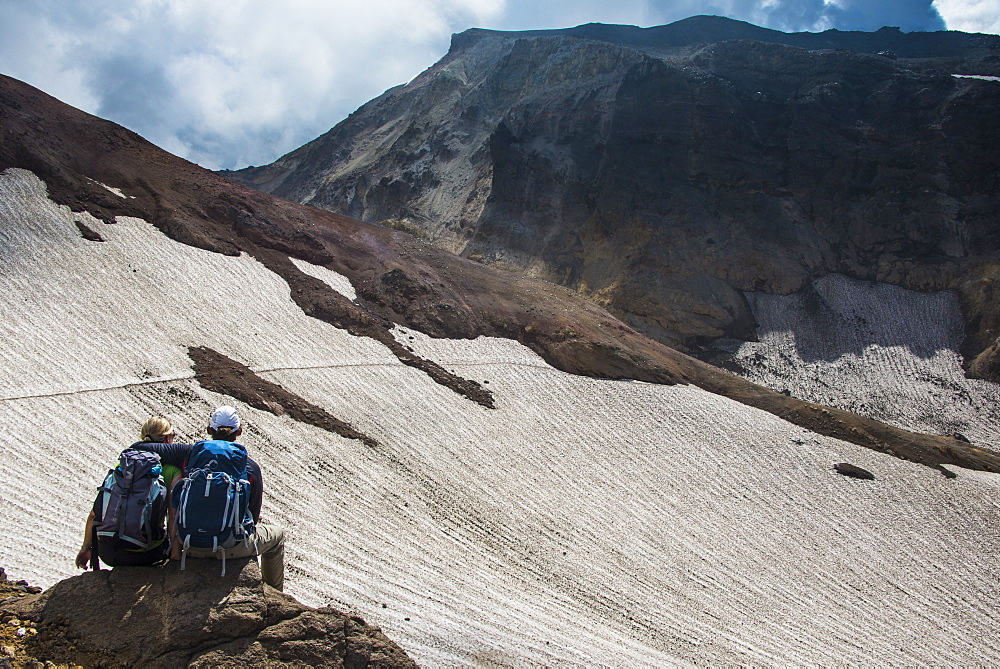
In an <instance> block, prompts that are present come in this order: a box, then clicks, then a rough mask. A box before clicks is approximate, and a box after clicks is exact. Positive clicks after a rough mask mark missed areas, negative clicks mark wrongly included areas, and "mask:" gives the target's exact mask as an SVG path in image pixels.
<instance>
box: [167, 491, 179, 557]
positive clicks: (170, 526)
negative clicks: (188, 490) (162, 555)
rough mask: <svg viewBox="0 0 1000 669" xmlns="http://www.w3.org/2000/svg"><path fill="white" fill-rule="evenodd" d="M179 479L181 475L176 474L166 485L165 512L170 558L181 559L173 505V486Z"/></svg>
mask: <svg viewBox="0 0 1000 669" xmlns="http://www.w3.org/2000/svg"><path fill="white" fill-rule="evenodd" d="M180 480H181V475H180V474H178V475H177V476H175V477H174V478H173V479H172V480H171V481H170V485H169V486H167V509H169V511H168V513H167V540H168V541H169V542H170V559H171V560H180V559H181V542H180V540H178V538H177V510H176V509H175V508H174V506H173V496H174V486H175V485H177V482H178V481H180Z"/></svg>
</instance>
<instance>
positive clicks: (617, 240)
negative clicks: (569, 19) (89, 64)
mask: <svg viewBox="0 0 1000 669" xmlns="http://www.w3.org/2000/svg"><path fill="white" fill-rule="evenodd" d="M955 73H962V74H976V75H998V74H1000V37H997V36H990V35H968V34H962V33H955V32H947V33H945V32H942V33H910V34H904V33H901V32H900V31H899V30H898V29H889V28H886V29H882V30H880V31H877V32H874V33H855V32H840V31H835V30H833V31H826V32H824V33H819V34H812V33H799V34H785V33H780V32H777V31H772V30H765V29H762V28H757V27H755V26H751V25H748V24H745V23H740V22H736V21H730V20H728V19H721V18H718V17H696V18H693V19H688V20H686V21H681V22H678V23H676V24H671V25H669V26H661V27H658V28H649V29H639V28H632V27H627V26H601V25H590V26H581V27H579V28H574V29H569V30H557V31H529V32H521V33H503V32H493V31H484V30H470V31H466V32H464V33H462V34H460V35H456V36H455V38H454V40H453V43H452V48H451V51H450V52H449V53H448V54H447V56H445V57H444V58H443V59H442V60H441V61H440V62H439V63H437V64H436V65H434V66H433V67H431V68H430V69H428V70H427V71H426V72H424V73H423V74H422V75H420V76H419V77H417V78H416V79H414V80H413V81H412V82H410V83H409V84H407V85H405V86H400V87H397V88H394V89H391V90H389V91H387V92H386V93H385V94H384V95H382V96H381V97H379V98H377V99H375V100H373V101H371V102H369V103H368V104H366V105H364V106H363V107H361V108H360V109H359V110H358V111H357V112H355V113H354V114H352V115H351V116H350V117H349V118H348V119H346V120H345V121H343V122H342V123H340V124H338V125H337V126H336V127H334V128H333V129H331V130H330V131H329V132H328V133H326V134H325V135H323V136H321V137H319V138H317V139H316V140H314V141H313V142H310V143H309V144H307V145H305V146H303V147H302V148H300V149H297V150H296V151H293V152H291V153H289V154H288V155H286V156H284V157H282V158H281V159H279V160H278V161H276V162H275V163H273V164H271V165H268V166H265V167H259V168H247V169H245V170H241V171H237V172H227V173H225V174H226V176H227V177H229V178H232V179H235V180H238V181H240V182H242V183H245V184H248V185H252V186H254V187H256V188H259V189H262V190H264V191H267V192H270V193H274V194H277V195H280V196H282V197H286V198H289V199H293V200H296V201H299V202H303V203H307V204H310V205H313V206H317V207H322V208H326V209H329V210H331V211H335V212H339V213H343V214H346V215H350V216H353V217H357V218H361V219H364V220H367V221H372V222H381V223H384V224H387V225H390V226H392V227H396V228H399V229H403V230H407V231H410V232H413V233H414V234H417V235H419V236H421V237H423V238H425V239H427V240H430V241H431V242H433V243H434V244H436V245H439V246H441V247H444V248H447V249H449V250H451V251H454V252H458V253H461V254H462V255H464V256H466V257H470V258H473V259H476V260H480V261H482V262H485V263H489V264H497V265H501V266H504V267H507V268H512V269H514V270H516V271H518V272H521V273H525V274H528V275H531V276H536V277H541V278H543V279H546V280H548V281H552V282H555V283H558V284H561V285H564V286H568V287H570V288H573V289H575V290H578V291H580V292H582V293H583V294H585V295H587V296H589V297H591V298H592V299H593V300H595V301H596V302H597V303H598V304H600V305H602V306H605V307H606V308H607V309H608V310H609V311H611V312H612V313H613V314H614V315H616V316H618V317H619V318H621V319H622V320H624V321H625V322H626V323H627V324H629V325H630V326H632V327H634V328H635V329H637V330H638V331H639V332H641V333H643V334H645V335H648V336H650V337H653V338H654V339H657V340H659V341H661V342H664V343H667V344H669V345H671V346H675V347H678V348H680V349H681V350H686V351H693V352H697V351H699V350H700V349H701V347H702V346H703V345H704V344H705V343H707V342H709V341H711V340H714V339H716V338H719V337H735V338H741V339H752V338H753V336H754V319H753V316H752V314H751V312H750V309H749V308H748V306H747V304H746V302H745V300H744V299H743V294H742V293H743V291H751V290H752V291H762V292H768V293H778V294H787V293H790V292H795V291H797V290H800V289H802V288H803V287H804V286H805V285H806V284H807V283H808V282H809V281H810V280H812V279H815V278H816V277H818V276H822V275H824V274H827V273H830V272H838V273H842V274H845V275H848V276H851V277H855V278H858V279H867V280H876V281H881V282H886V283H892V284H895V285H899V286H902V287H905V288H909V289H913V290H942V289H954V290H957V291H958V292H959V294H960V295H961V296H962V299H963V307H964V311H965V319H966V329H967V335H968V336H967V339H966V345H965V350H964V351H963V353H964V354H965V356H966V359H967V363H968V366H969V368H970V370H971V371H972V373H974V374H977V375H979V376H981V377H983V378H988V379H992V380H1000V376H997V374H996V370H997V368H998V365H997V363H996V350H997V347H996V346H995V342H996V339H997V336H998V335H1000V330H998V329H997V323H998V322H1000V311H998V309H1000V307H997V306H996V305H997V302H996V301H990V300H988V299H987V297H986V296H987V295H989V294H991V292H992V291H993V290H994V288H993V287H994V286H995V280H994V275H995V274H996V267H997V263H998V262H1000V256H998V252H1000V237H998V233H997V230H998V227H997V225H996V213H995V212H996V211H997V210H998V208H1000V202H998V201H997V192H998V190H997V187H996V186H997V175H998V174H1000V158H998V156H1000V151H998V149H1000V134H998V128H1000V111H998V110H1000V83H998V82H996V81H984V80H981V79H975V78H956V77H954V76H952V74H955Z"/></svg>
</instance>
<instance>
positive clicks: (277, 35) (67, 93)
mask: <svg viewBox="0 0 1000 669" xmlns="http://www.w3.org/2000/svg"><path fill="white" fill-rule="evenodd" d="M697 14H716V15H720V16H728V17H730V18H734V19H740V20H743V21H749V22H751V23H754V24H756V25H760V26H765V27H768V28H774V29H777V30H785V31H801V30H808V31H821V30H826V29H828V28H837V29H840V30H877V29H878V28H880V27H882V26H884V25H889V26H898V27H899V28H901V29H902V30H904V31H915V30H927V31H930V30H945V29H948V30H962V31H966V32H984V33H1000V0H365V1H364V2H357V1H354V2H349V1H347V0H283V1H282V2H275V1H274V0H125V1H123V0H87V1H86V2H67V1H66V0H0V73H2V74H6V75H8V76H12V77H14V78H16V79H20V80H22V81H25V82H27V83H29V84H31V85H33V86H36V87H37V88H40V89H41V90H43V91H45V92H46V93H48V94H50V95H53V96H55V97H56V98H59V99H60V100H62V101H63V102H66V103H68V104H71V105H73V106H75V107H78V108H79V109H82V110H84V111H86V112H89V113H91V114H96V115H97V116H100V117H102V118H106V119H109V120H111V121H114V122H116V123H119V124H121V125H123V126H125V127H127V128H129V129H131V130H134V131H135V132H137V133H139V134H140V135H142V136H143V137H145V138H146V139H148V140H150V141H151V142H153V143H154V144H156V145H158V146H160V147H162V148H164V149H166V150H167V151H170V152H171V153H174V154H176V155H178V156H181V157H183V158H186V159H188V160H191V161H193V162H196V163H198V164H199V165H202V166H204V167H207V168H210V169H221V168H227V169H231V168H239V167H245V166H247V165H262V164H267V163H270V162H272V161H273V160H275V159H277V158H278V157H280V156H281V155H283V154H285V153H287V152H289V151H291V150H293V149H295V148H297V147H299V146H301V145H302V144H305V143H306V142H308V141H310V140H312V139H314V138H315V137H317V136H319V135H321V134H322V133H324V132H326V131H327V130H329V129H330V128H331V127H333V126H334V125H336V124H337V123H338V122H340V121H342V120H343V119H344V118H346V117H347V115H348V114H350V113H351V112H352V111H354V110H355V109H357V108H358V107H360V106H361V105H362V104H364V103H365V102H367V101H368V100H371V99H372V98H375V97H377V96H378V95H381V94H382V93H383V92H384V91H385V90H387V89H389V88H391V87H393V86H396V85H398V84H404V83H406V82H408V81H410V80H411V79H413V78H414V77H415V76H416V75H418V74H419V73H420V72H422V71H423V70H425V69H427V68H428V67H430V66H431V65H433V64H434V63H435V62H437V61H438V60H439V59H440V58H441V57H442V56H444V55H445V54H446V53H447V51H448V46H449V44H450V40H451V35H452V34H453V33H458V32H462V31H463V30H466V29H467V28H472V27H477V28H491V29H495V30H534V29H544V28H567V27H571V26H576V25H580V24H583V23H590V22H599V23H620V24H630V25H637V26H643V27H648V26H654V25H663V24H666V23H671V22H673V21H677V20H680V19H683V18H687V17H688V16H694V15H697Z"/></svg>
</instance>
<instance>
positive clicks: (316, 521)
mask: <svg viewBox="0 0 1000 669" xmlns="http://www.w3.org/2000/svg"><path fill="white" fill-rule="evenodd" d="M72 220H73V215H72V214H71V213H70V212H69V211H68V210H66V209H64V208H60V207H58V206H56V205H54V204H53V203H51V202H50V201H49V200H48V199H47V198H46V197H45V191H44V187H43V185H42V184H41V183H40V182H39V181H38V180H37V179H36V178H35V177H34V176H32V175H31V174H30V173H27V172H23V171H19V170H11V171H8V172H6V173H4V174H3V175H2V176H0V254H2V257H0V268H2V269H0V296H2V297H0V299H2V300H3V305H4V316H5V317H4V318H3V319H2V320H0V337H2V341H3V343H4V346H3V348H2V351H0V365H2V367H3V369H4V370H6V372H7V373H6V374H4V376H3V377H2V379H0V391H2V393H3V396H5V397H12V398H15V399H4V400H0V448H2V449H3V458H2V464H0V534H2V535H3V536H4V537H5V540H4V541H3V542H0V564H4V565H5V566H7V567H8V572H9V573H10V574H11V576H13V577H15V578H28V579H30V580H32V581H35V582H38V583H39V584H41V585H49V584H51V583H53V582H54V581H55V580H57V579H59V578H62V577H64V576H66V575H69V574H70V573H72V572H73V567H72V559H73V556H74V555H75V552H76V550H77V548H78V544H79V541H80V537H79V534H80V533H81V531H82V527H81V526H82V523H83V520H84V517H85V514H86V511H87V508H88V506H89V505H90V503H91V502H92V494H93V492H94V487H95V486H96V484H97V483H98V481H99V479H100V478H101V476H102V474H103V473H104V471H105V470H106V468H107V467H108V466H109V465H110V464H111V463H112V462H113V460H114V458H115V456H116V455H117V452H118V450H120V448H121V447H122V446H124V445H125V444H127V443H129V442H130V441H131V440H132V439H133V437H134V435H135V432H136V430H137V428H138V426H139V425H140V424H141V422H142V421H143V420H144V419H145V418H146V417H147V416H148V415H150V414H160V413H162V414H165V415H168V416H170V417H171V418H172V419H173V420H174V421H175V422H176V424H177V425H178V427H179V430H180V432H181V434H182V435H183V436H186V437H188V438H195V437H196V436H198V435H199V433H200V432H201V430H202V429H203V425H204V423H205V421H206V417H207V416H208V413H209V411H210V410H211V408H212V407H213V406H215V405H217V404H219V403H222V402H231V401H232V400H231V399H230V398H227V397H224V396H220V395H216V394H214V393H211V392H208V391H206V390H204V389H202V388H201V387H200V386H198V385H197V384H196V383H195V382H194V381H193V380H191V379H189V378H187V377H186V375H187V374H189V372H190V361H189V360H188V359H187V358H186V356H185V355H184V350H185V348H184V347H185V346H187V345H203V346H209V347H211V348H213V349H215V350H218V351H220V352H222V353H224V354H226V355H228V356H230V357H232V358H234V359H236V360H238V361H240V362H243V363H244V364H247V365H249V366H250V367H252V368H253V369H254V370H257V372H258V373H259V374H261V375H262V376H265V377H267V378H268V380H271V381H274V382H277V383H280V384H281V385H282V386H283V387H285V388H286V389H287V390H289V391H291V392H294V393H297V394H299V395H301V396H302V397H303V398H305V399H306V400H308V401H310V402H313V403H316V404H319V405H321V406H323V407H324V408H326V409H327V410H328V411H330V412H331V413H333V414H334V415H336V416H337V417H339V418H341V419H343V420H346V421H348V422H350V423H351V424H353V425H355V426H356V427H357V428H359V429H360V430H362V431H363V432H365V433H367V434H369V435H371V436H373V437H375V438H376V439H377V441H378V442H379V444H380V447H378V448H370V447H368V446H365V445H364V444H362V443H361V442H358V441H353V440H348V439H343V438H341V437H339V436H335V435H331V434H329V433H327V432H324V431H322V430H319V429H318V428H315V427H312V426H309V425H303V424H300V423H297V422H295V421H293V420H292V419H290V418H288V417H287V416H274V415H272V414H270V413H266V412H261V411H257V410H255V409H253V408H251V407H248V406H245V405H242V404H240V403H237V405H238V406H239V407H240V410H241V413H242V415H243V417H244V421H245V423H246V425H247V433H246V436H245V439H244V443H246V444H247V446H248V447H249V449H250V451H251V453H252V454H253V455H254V457H255V458H257V459H258V461H259V462H260V463H261V465H262V467H263V469H264V473H265V479H266V482H267V494H266V499H265V516H266V517H267V519H268V520H271V521H273V522H278V523H280V524H282V525H284V526H285V527H286V528H288V530H289V532H288V556H287V558H288V566H289V571H288V578H287V585H288V590H289V591H290V593H291V594H293V595H295V596H296V597H298V598H300V599H301V600H302V601H304V602H306V603H309V604H333V605H335V606H338V607H340V608H342V609H345V610H348V611H351V612H356V613H359V614H361V615H362V616H363V617H364V618H365V619H366V620H368V621H369V622H370V623H373V624H377V625H380V626H381V627H382V628H383V630H384V631H385V632H386V634H387V635H389V636H390V637H391V638H392V639H394V640H395V641H397V642H398V643H400V644H401V645H402V646H403V647H404V648H405V649H406V650H407V651H408V652H409V653H411V654H412V655H413V657H414V658H415V659H416V660H417V661H418V662H420V663H422V664H425V665H429V666H443V665H456V664H461V665H468V664H506V665H516V666H524V665H539V664H542V665H564V664H580V665H588V666H599V665H611V666H663V665H666V664H684V663H691V664H696V665H706V664H713V665H719V664H754V665H767V664H773V665H803V664H876V663H877V664H893V665H896V664H939V663H947V664H963V663H964V664H969V663H977V664H978V663H982V664H993V663H997V662H1000V639H998V637H997V635H996V633H995V630H996V628H997V626H998V624H1000V611H998V609H997V607H996V606H995V602H996V601H997V599H998V596H1000V583H998V581H997V579H996V573H995V565H996V555H997V552H998V550H1000V536H998V534H997V532H996V527H997V523H998V521H1000V509H998V507H997V505H996V504H995V502H994V501H993V500H994V498H995V496H996V493H997V489H998V486H1000V477H998V476H997V475H991V474H984V473H981V472H965V471H962V470H959V477H958V478H957V479H953V480H948V479H945V478H944V477H942V476H941V475H940V474H938V473H935V472H934V471H932V470H930V469H928V468H927V467H923V466H919V465H915V464H912V463H908V462H905V461H901V460H899V459H896V458H892V457H890V456H887V455H883V454H880V453H877V452H874V451H871V450H867V449H863V448H860V447H857V446H854V445H851V444H847V443H844V442H840V441H837V440H833V439H829V438H825V437H821V436H818V435H815V434H812V433H809V432H806V431H804V430H802V429H801V428H798V427H795V426H793V425H790V424H789V423H786V422H784V421H782V420H780V419H778V418H777V417H775V416H773V415H771V414H767V413H764V412H762V411H758V410H755V409H752V408H750V407H747V406H745V405H742V404H738V403H736V402H733V401H730V400H727V399H724V398H721V397H718V396H714V395H711V394H709V393H706V392H704V391H701V390H699V389H697V388H693V387H685V386H671V387H667V386H656V385H650V384H644V383H629V382H614V381H602V380H594V379H588V378H581V377H575V376H571V375H568V374H564V373H561V372H558V371H556V370H554V369H552V368H551V367H548V366H547V365H545V364H544V363H542V362H541V361H540V360H539V359H538V358H537V356H535V354H534V353H532V352H530V351H528V350H527V349H524V348H523V347H521V346H520V345H518V344H516V343H513V342H509V341H504V340H496V339H487V338H480V339H477V340H475V341H446V340H435V339H432V338H429V337H425V336H423V335H421V334H420V333H415V332H413V331H411V330H408V329H404V328H398V329H397V330H396V331H395V336H396V337H397V338H398V339H399V340H400V341H403V342H404V343H407V344H408V345H411V346H413V347H414V348H415V349H418V351H419V353H420V354H421V355H425V356H427V357H429V358H431V359H434V360H436V361H437V362H439V363H440V364H442V365H444V366H446V367H448V368H449V369H454V370H455V371H456V372H457V373H459V374H461V375H463V376H466V377H468V378H474V379H477V380H480V381H483V382H486V381H488V382H489V388H490V389H491V390H492V391H493V392H494V394H495V396H496V400H497V408H496V409H495V410H489V409H485V408H483V407H482V406H479V405H477V404H475V403H473V402H469V401H467V400H464V399H462V398H461V397H460V396H458V395H456V394H455V393H454V392H452V391H450V390H449V389H447V388H444V387H442V386H440V385H438V384H436V383H434V382H433V381H432V380H430V378H429V377H428V376H427V375H426V374H423V373H422V372H420V371H418V370H415V369H412V368H409V367H406V366H404V365H402V364H400V363H399V362H398V361H397V360H396V359H395V357H394V356H392V355H391V354H390V353H389V352H388V351H385V350H384V349H382V347H381V345H380V344H378V343H376V342H373V341H372V340H370V339H366V338H357V337H352V336H350V335H348V334H346V333H344V332H342V331H339V330H337V329H336V328H333V327H331V326H329V325H325V324H323V323H319V322H317V321H315V320H313V319H310V318H308V317H306V316H305V315H304V314H303V313H302V312H301V311H300V310H299V309H298V308H297V307H296V306H295V305H294V304H293V303H292V301H291V299H290V298H289V295H288V289H287V286H285V285H284V283H283V282H282V281H281V280H280V279H278V278H277V277H276V276H275V275H273V274H271V273H270V272H268V271H267V270H266V269H265V268H263V267H262V266H261V265H260V264H259V263H257V262H256V261H254V260H253V259H251V258H247V257H240V258H229V257H224V256H220V255H215V254H211V253H208V252H205V251H201V250H198V249H194V248H191V247H187V246H182V245H179V244H176V243H174V242H171V241H170V240H168V239H167V238H166V237H165V236H163V235H162V234H160V233H159V232H158V231H156V230H155V229H153V228H152V227H151V226H149V225H147V224H146V223H144V222H142V221H138V220H124V221H122V222H121V223H119V224H118V225H115V226H104V227H102V228H101V231H102V234H104V235H105V237H106V239H107V240H108V241H106V242H104V243H96V242H87V241H85V240H83V239H81V238H80V237H79V235H78V233H77V232H76V230H75V226H74V225H73V222H72ZM91 223H93V222H92V221H91ZM94 224H95V225H101V224H99V223H94ZM133 270H135V271H133ZM411 337H412V339H411ZM268 370H270V371H268ZM150 374H151V375H153V377H157V378H163V379H164V380H154V381H149V380H148V379H149V375H150ZM144 381H147V382H144ZM112 386H113V387H112ZM87 388H106V389H103V390H94V391H93V392H82V391H83V390H85V389H87ZM40 392H47V393H49V395H45V396H30V397H28V395H38V394H39V393H40ZM59 393H61V394H59ZM18 397H23V398H22V399H16V398H18ZM841 461H850V462H852V463H854V464H857V465H859V466H862V467H864V468H866V469H869V470H870V471H873V472H875V473H876V475H877V476H878V478H877V480H876V481H858V480H854V479H848V478H845V477H842V476H840V475H838V474H836V473H834V471H833V470H832V464H833V463H835V462H841Z"/></svg>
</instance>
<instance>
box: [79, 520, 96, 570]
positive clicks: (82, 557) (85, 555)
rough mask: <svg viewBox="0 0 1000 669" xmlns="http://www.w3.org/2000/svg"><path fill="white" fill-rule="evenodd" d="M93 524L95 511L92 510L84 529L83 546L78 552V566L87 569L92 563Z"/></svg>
mask: <svg viewBox="0 0 1000 669" xmlns="http://www.w3.org/2000/svg"><path fill="white" fill-rule="evenodd" d="M93 526H94V512H93V511H91V512H90V515H88V516H87V526H86V527H85V528H84V530H83V547H82V548H81V549H80V552H79V553H77V554H76V566H77V567H79V568H80V569H86V568H87V565H88V564H90V551H91V547H90V531H91V528H92V527H93Z"/></svg>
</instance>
